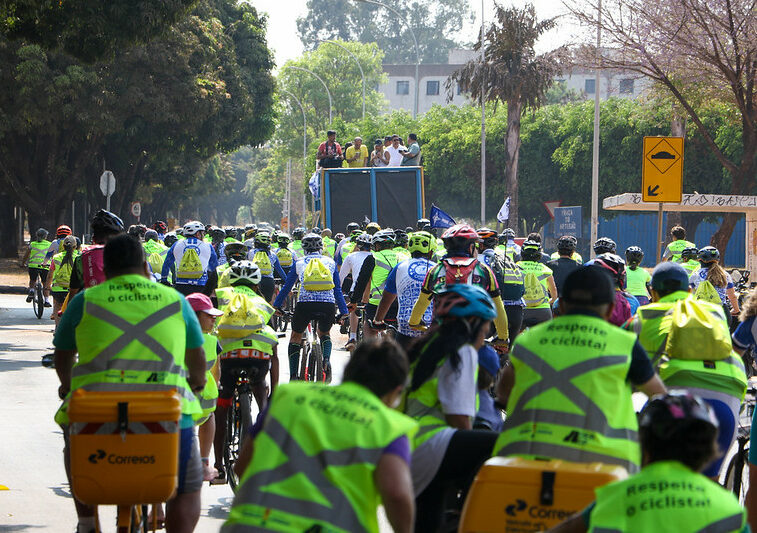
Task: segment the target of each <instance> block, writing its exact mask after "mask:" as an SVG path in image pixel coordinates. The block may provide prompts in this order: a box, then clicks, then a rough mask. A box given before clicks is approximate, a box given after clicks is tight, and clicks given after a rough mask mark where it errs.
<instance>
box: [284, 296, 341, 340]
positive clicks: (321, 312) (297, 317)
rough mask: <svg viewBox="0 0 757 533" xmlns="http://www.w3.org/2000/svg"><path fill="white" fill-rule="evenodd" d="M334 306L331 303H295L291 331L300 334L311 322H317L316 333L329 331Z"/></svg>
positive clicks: (334, 310) (332, 322)
mask: <svg viewBox="0 0 757 533" xmlns="http://www.w3.org/2000/svg"><path fill="white" fill-rule="evenodd" d="M335 313H336V306H335V305H334V304H333V303H331V302H297V305H296V306H295V308H294V316H293V317H292V331H294V332H295V333H302V332H303V331H305V328H307V327H308V322H310V321H311V320H317V321H318V324H317V326H318V328H317V329H318V331H326V332H328V331H330V330H331V326H333V325H334V314H335Z"/></svg>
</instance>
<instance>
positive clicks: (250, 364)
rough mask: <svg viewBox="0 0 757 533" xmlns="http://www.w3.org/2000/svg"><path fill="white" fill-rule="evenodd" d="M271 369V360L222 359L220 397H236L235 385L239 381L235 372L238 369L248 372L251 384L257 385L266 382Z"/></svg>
mask: <svg viewBox="0 0 757 533" xmlns="http://www.w3.org/2000/svg"><path fill="white" fill-rule="evenodd" d="M270 368H271V360H270V359H255V358H254V357H240V358H235V357H228V358H226V359H221V380H220V382H221V383H220V384H221V386H220V387H219V389H218V397H219V398H231V397H232V396H234V385H235V384H236V379H237V376H236V372H235V371H236V370H237V369H239V370H244V371H246V372H247V379H249V380H250V383H251V384H253V385H257V384H259V383H262V382H263V381H265V377H266V375H268V370H269V369H270Z"/></svg>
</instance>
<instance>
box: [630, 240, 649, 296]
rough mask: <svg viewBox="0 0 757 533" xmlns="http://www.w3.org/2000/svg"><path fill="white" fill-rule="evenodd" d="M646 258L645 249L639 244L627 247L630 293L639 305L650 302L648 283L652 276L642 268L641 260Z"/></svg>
mask: <svg viewBox="0 0 757 533" xmlns="http://www.w3.org/2000/svg"><path fill="white" fill-rule="evenodd" d="M643 260H644V251H643V250H642V249H641V248H639V247H638V246H629V247H628V248H627V249H626V265H627V267H628V268H626V281H627V285H628V293H629V294H630V295H631V296H633V297H634V298H636V300H638V302H639V305H647V304H648V303H649V290H648V289H647V285H648V284H649V282H650V281H651V279H652V276H651V275H650V274H649V272H647V271H646V270H644V269H643V268H641V262H642V261H643Z"/></svg>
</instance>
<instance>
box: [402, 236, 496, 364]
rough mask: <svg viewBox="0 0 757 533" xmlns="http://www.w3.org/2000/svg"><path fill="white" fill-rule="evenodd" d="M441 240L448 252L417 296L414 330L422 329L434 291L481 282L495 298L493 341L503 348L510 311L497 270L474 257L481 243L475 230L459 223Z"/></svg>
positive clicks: (493, 298) (413, 312) (413, 321)
mask: <svg viewBox="0 0 757 533" xmlns="http://www.w3.org/2000/svg"><path fill="white" fill-rule="evenodd" d="M442 241H443V242H444V247H445V250H446V252H447V253H446V255H445V256H444V257H443V258H442V260H441V261H440V262H439V263H438V264H436V265H435V266H434V268H432V269H431V270H429V272H428V274H427V275H426V280H425V281H424V282H423V287H422V288H421V294H420V296H418V301H417V302H416V303H415V305H414V306H413V311H412V313H411V314H410V321H409V326H410V327H411V328H413V329H423V325H422V323H421V319H422V317H423V315H424V313H425V312H426V308H427V307H428V305H429V303H430V302H431V297H432V296H433V295H434V294H439V293H441V292H442V291H443V290H444V289H445V288H447V287H448V286H450V285H453V284H458V283H466V284H472V285H478V286H479V287H481V288H483V289H484V290H485V291H486V292H487V293H488V294H489V296H490V297H491V298H492V300H493V301H494V307H495V309H496V310H497V316H496V318H495V319H494V325H495V327H496V329H497V337H498V338H497V339H495V340H494V344H495V346H496V347H497V348H498V349H499V350H502V349H503V347H504V346H505V345H506V343H507V339H508V330H507V314H506V313H505V308H504V306H503V305H502V298H501V297H500V292H499V288H498V287H497V280H496V278H495V277H494V272H492V270H491V269H490V268H489V267H488V266H486V264H484V263H482V262H480V261H478V260H477V259H476V258H475V255H474V254H475V248H476V243H477V242H478V234H477V233H476V230H474V229H473V228H472V227H471V226H469V225H468V224H457V225H455V226H452V227H451V228H448V229H447V230H446V231H445V232H444V233H443V234H442Z"/></svg>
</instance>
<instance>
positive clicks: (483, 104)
mask: <svg viewBox="0 0 757 533" xmlns="http://www.w3.org/2000/svg"><path fill="white" fill-rule="evenodd" d="M484 36H485V33H484V0H481V72H485V69H484V61H485V55H484ZM484 95H485V92H484V80H483V79H482V80H481V226H484V225H486V100H485V99H484Z"/></svg>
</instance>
